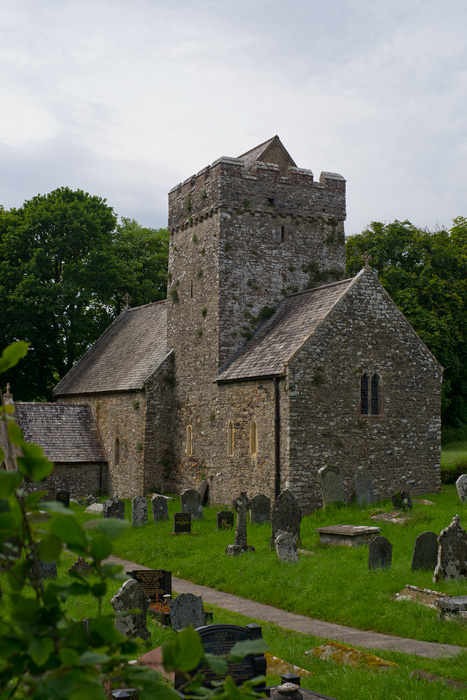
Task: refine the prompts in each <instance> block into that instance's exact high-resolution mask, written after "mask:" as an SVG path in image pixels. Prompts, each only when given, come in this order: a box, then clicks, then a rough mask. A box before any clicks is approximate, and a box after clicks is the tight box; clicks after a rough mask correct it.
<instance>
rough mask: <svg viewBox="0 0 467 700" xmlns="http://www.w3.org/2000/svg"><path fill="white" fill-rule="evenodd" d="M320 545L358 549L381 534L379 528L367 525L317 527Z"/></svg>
mask: <svg viewBox="0 0 467 700" xmlns="http://www.w3.org/2000/svg"><path fill="white" fill-rule="evenodd" d="M315 532H318V533H319V541H320V543H321V544H330V545H331V546H333V547H342V546H344V547H360V546H361V545H363V544H369V542H370V541H371V540H372V539H374V538H375V537H377V536H378V535H379V533H380V532H381V528H380V527H369V526H368V525H329V526H328V527H317V528H316V529H315Z"/></svg>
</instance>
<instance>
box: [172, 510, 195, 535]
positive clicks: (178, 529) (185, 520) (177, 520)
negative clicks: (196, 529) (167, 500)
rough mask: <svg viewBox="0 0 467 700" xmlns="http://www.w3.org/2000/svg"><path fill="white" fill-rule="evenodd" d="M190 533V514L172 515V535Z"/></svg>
mask: <svg viewBox="0 0 467 700" xmlns="http://www.w3.org/2000/svg"><path fill="white" fill-rule="evenodd" d="M190 532H191V513H174V535H179V534H183V533H190Z"/></svg>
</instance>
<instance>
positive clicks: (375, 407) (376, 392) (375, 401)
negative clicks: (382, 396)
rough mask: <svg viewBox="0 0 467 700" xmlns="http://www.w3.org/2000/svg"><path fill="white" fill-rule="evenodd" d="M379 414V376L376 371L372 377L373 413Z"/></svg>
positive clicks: (373, 414) (374, 414)
mask: <svg viewBox="0 0 467 700" xmlns="http://www.w3.org/2000/svg"><path fill="white" fill-rule="evenodd" d="M378 414H379V377H378V375H377V374H376V373H375V374H374V375H373V376H372V378H371V415H372V416H377V415H378Z"/></svg>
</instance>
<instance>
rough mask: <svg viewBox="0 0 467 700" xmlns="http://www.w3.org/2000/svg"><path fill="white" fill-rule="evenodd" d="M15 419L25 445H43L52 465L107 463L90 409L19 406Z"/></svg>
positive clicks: (57, 406) (41, 405) (38, 405)
mask: <svg viewBox="0 0 467 700" xmlns="http://www.w3.org/2000/svg"><path fill="white" fill-rule="evenodd" d="M15 412H16V419H17V421H18V424H19V426H20V428H21V430H22V431H23V435H24V437H25V439H26V442H34V443H35V444H36V445H40V447H42V449H43V450H44V454H45V455H46V456H47V457H48V458H49V459H50V460H52V462H105V461H107V458H106V456H105V452H104V448H103V446H102V443H101V441H100V438H99V434H98V432H97V425H96V422H95V420H94V416H93V415H92V411H91V408H90V407H89V406H71V405H60V404H51V403H17V404H15Z"/></svg>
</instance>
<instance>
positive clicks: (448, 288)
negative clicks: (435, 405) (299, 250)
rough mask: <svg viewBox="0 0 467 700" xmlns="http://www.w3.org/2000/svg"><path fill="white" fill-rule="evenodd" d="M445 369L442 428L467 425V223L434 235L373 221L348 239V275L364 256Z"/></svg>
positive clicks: (456, 222) (460, 219)
mask: <svg viewBox="0 0 467 700" xmlns="http://www.w3.org/2000/svg"><path fill="white" fill-rule="evenodd" d="M367 253H368V254H369V255H370V256H371V260H370V266H371V267H372V268H373V269H374V270H375V271H376V272H377V273H378V276H379V279H380V281H381V283H382V284H383V286H384V287H385V289H386V290H387V291H388V293H389V294H390V296H391V297H392V299H393V300H394V301H395V302H396V304H397V305H398V307H399V308H400V309H401V311H402V312H403V313H404V315H405V316H406V317H407V319H408V320H409V321H410V323H411V324H412V326H413V327H414V329H415V330H416V331H417V333H418V334H419V336H420V337H421V338H422V340H423V341H424V342H425V343H426V345H427V347H428V348H429V349H430V350H431V352H432V353H433V354H434V355H435V357H436V358H437V359H438V361H439V362H440V363H441V365H443V367H444V381H443V399H442V419H443V424H444V425H450V426H453V427H461V426H462V425H465V424H467V220H466V219H465V218H463V217H458V218H457V219H454V221H453V226H452V228H451V229H449V230H448V231H445V230H438V231H434V232H430V231H427V230H421V229H418V228H416V227H415V226H413V225H412V224H411V223H410V222H408V221H404V222H401V221H394V222H393V223H390V224H382V223H378V222H373V223H372V224H371V226H370V227H369V228H368V229H367V230H365V231H363V233H361V234H359V235H356V236H352V237H351V238H349V239H348V240H347V244H346V255H347V274H348V275H349V276H351V275H354V274H356V273H357V272H358V270H359V269H360V268H361V267H362V266H363V260H362V256H364V255H365V254H367Z"/></svg>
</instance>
